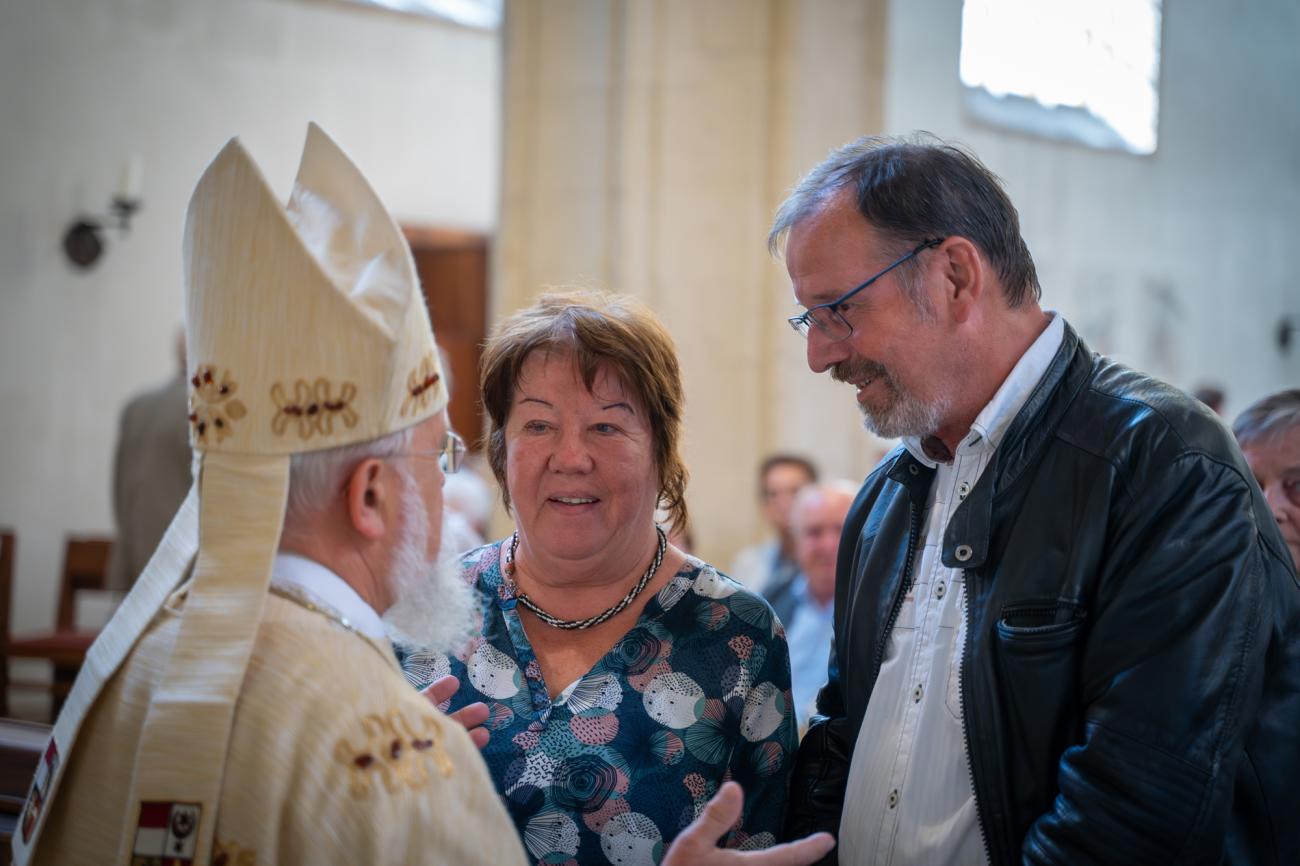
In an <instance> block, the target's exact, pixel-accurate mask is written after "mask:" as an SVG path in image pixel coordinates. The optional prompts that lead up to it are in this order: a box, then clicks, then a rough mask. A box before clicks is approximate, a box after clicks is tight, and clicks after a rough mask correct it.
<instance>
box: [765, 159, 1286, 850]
mask: <svg viewBox="0 0 1300 866" xmlns="http://www.w3.org/2000/svg"><path fill="white" fill-rule="evenodd" d="M769 244H770V246H771V248H772V250H773V251H774V252H776V251H779V250H780V249H781V248H782V245H784V253H785V262H786V268H787V271H788V272H789V275H790V279H791V282H792V284H793V289H794V295H795V299H796V301H797V302H798V303H799V304H800V305H801V306H803V307H804V308H805V312H804V313H803V314H801V315H798V316H794V317H792V318H791V319H790V324H791V325H792V326H793V327H794V329H795V330H796V331H797V332H798V333H799V334H801V335H802V336H803V337H804V338H805V339H806V340H807V343H806V351H807V362H808V366H809V368H810V369H811V370H812V371H813V372H816V373H821V372H827V373H829V374H830V375H831V377H832V378H833V379H835V380H836V381H840V382H844V383H846V384H849V385H851V386H852V388H853V389H854V391H855V396H856V400H857V403H858V406H859V408H860V409H861V411H862V414H863V418H864V423H865V426H866V427H867V429H868V430H870V431H871V432H873V433H875V434H876V435H878V436H881V437H887V438H888V437H897V438H899V439H900V440H901V443H900V445H899V446H898V447H897V448H895V449H894V451H893V452H892V453H891V454H890V455H889V456H888V457H887V458H886V459H885V461H884V462H883V463H882V464H881V465H880V466H879V467H878V468H877V469H876V470H875V471H874V472H872V473H871V475H870V476H868V478H867V480H866V481H865V483H864V484H863V487H862V490H861V492H860V493H859V494H858V497H857V499H856V500H855V502H854V505H853V508H852V509H851V510H850V513H849V517H848V520H847V522H846V523H845V525H844V534H845V538H844V541H843V543H842V544H841V547H840V556H839V561H838V565H837V574H836V590H835V617H834V622H835V627H834V646H833V650H832V653H833V654H832V661H831V664H830V679H829V682H828V683H827V685H826V687H825V688H823V689H822V690H821V692H820V693H819V694H818V706H817V714H816V715H815V716H814V718H813V721H812V724H811V725H810V727H809V730H808V732H807V734H806V735H805V736H804V738H803V741H802V742H801V744H800V748H799V756H798V759H797V761H796V767H795V772H794V776H793V778H792V781H791V804H790V809H789V816H790V817H789V821H788V823H787V831H788V832H792V833H802V832H806V831H807V830H808V829H810V828H818V829H826V830H836V829H838V830H839V834H840V835H839V841H840V846H839V848H838V849H837V856H838V858H839V859H840V861H841V862H844V863H853V864H868V863H871V864H882V866H883V864H931V863H962V864H978V863H991V864H995V866H1003V864H1008V866H1009V864H1019V863H1070V864H1085V863H1116V862H1124V863H1168V862H1178V863H1193V862H1195V863H1207V864H1210V863H1213V864H1217V863H1221V862H1230V863H1270V864H1273V863H1297V862H1300V824H1297V823H1296V822H1295V821H1294V820H1293V819H1292V818H1291V816H1294V815H1296V814H1297V813H1300V787H1297V786H1296V777H1297V775H1300V737H1297V736H1296V719H1297V718H1300V634H1298V632H1300V587H1297V582H1296V576H1295V572H1294V569H1293V567H1292V564H1291V561H1290V559H1291V557H1290V554H1289V552H1288V550H1287V548H1286V545H1285V544H1284V543H1283V541H1282V538H1281V536H1280V535H1279V533H1278V528H1277V524H1276V523H1275V522H1274V520H1273V519H1272V517H1271V515H1270V514H1269V512H1268V506H1267V503H1266V502H1265V501H1264V498H1263V497H1262V496H1261V495H1260V492H1259V489H1258V487H1257V485H1256V484H1254V483H1253V481H1252V480H1251V477H1250V475H1251V472H1250V467H1249V466H1248V465H1247V463H1246V460H1245V458H1243V457H1242V454H1241V451H1240V450H1239V449H1238V447H1237V444H1236V443H1235V442H1234V441H1233V439H1232V435H1231V434H1230V433H1229V432H1228V430H1227V429H1226V428H1225V427H1224V425H1223V424H1222V423H1220V422H1219V420H1218V419H1217V418H1215V417H1214V416H1213V415H1212V413H1211V412H1210V411H1209V410H1208V409H1206V407H1205V406H1203V405H1201V404H1200V403H1198V402H1196V401H1195V400H1193V399H1192V398H1191V397H1189V396H1188V395H1187V394H1185V393H1183V392H1182V391H1180V390H1178V389H1176V388H1173V387H1171V386H1169V385H1167V384H1165V383H1162V382H1158V381H1156V380H1154V379H1152V378H1150V377H1148V376H1145V375H1142V374H1141V373H1137V372H1135V371H1132V370H1129V369H1126V368H1124V367H1122V366H1121V365H1119V364H1116V363H1115V362H1113V361H1111V360H1109V359H1107V358H1104V357H1101V356H1099V355H1096V354H1095V353H1093V352H1092V351H1091V350H1090V349H1089V348H1088V346H1087V345H1086V344H1085V343H1084V342H1083V340H1082V338H1081V337H1080V336H1079V335H1078V334H1077V333H1076V332H1075V331H1074V330H1073V329H1072V328H1071V327H1070V326H1069V325H1068V324H1067V323H1066V322H1065V320H1064V319H1063V317H1062V316H1060V315H1059V314H1056V313H1053V312H1050V311H1045V310H1044V309H1043V308H1042V307H1041V306H1040V305H1039V299H1040V296H1041V287H1040V285H1039V281H1038V276H1037V273H1036V269H1035V267H1034V262H1033V258H1032V257H1031V255H1030V253H1029V250H1028V247H1027V246H1026V244H1025V242H1024V239H1023V237H1022V236H1021V232H1020V222H1019V215H1018V214H1017V213H1016V209H1015V207H1014V205H1013V204H1012V203H1011V200H1010V199H1009V197H1008V196H1007V194H1006V192H1005V191H1004V190H1003V188H1002V186H1001V183H1000V181H999V180H998V179H997V177H996V176H994V175H993V174H992V172H990V171H989V170H988V169H987V168H986V167H985V166H984V165H983V164H981V163H980V162H979V160H978V159H976V158H975V157H974V156H973V155H971V154H970V153H969V152H967V151H965V150H963V149H962V148H960V147H956V146H953V145H949V144H946V143H944V142H942V141H939V140H937V139H934V138H933V137H930V136H917V137H916V138H908V139H900V138H887V137H868V138H863V139H860V140H858V141H856V142H853V143H851V144H849V145H846V146H845V147H843V148H840V149H838V150H836V151H834V152H832V153H831V155H830V156H828V157H827V158H826V159H825V160H824V161H823V162H822V163H821V164H819V165H818V166H816V167H815V168H814V169H813V170H812V171H811V172H810V173H809V174H808V175H807V176H806V177H805V178H803V179H802V180H801V181H800V182H799V184H798V185H797V186H796V188H795V189H794V191H793V192H792V193H791V194H790V195H789V197H787V199H786V200H785V202H783V203H782V205H781V206H780V208H779V210H778V212H777V216H776V219H775V220H774V224H773V227H772V230H771V232H770V234H769Z"/></svg>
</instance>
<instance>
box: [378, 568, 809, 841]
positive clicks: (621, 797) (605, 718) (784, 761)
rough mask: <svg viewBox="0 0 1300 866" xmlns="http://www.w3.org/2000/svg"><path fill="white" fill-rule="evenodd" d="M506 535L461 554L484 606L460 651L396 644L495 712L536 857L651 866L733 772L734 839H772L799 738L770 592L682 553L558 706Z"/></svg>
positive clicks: (504, 778) (412, 675) (512, 800)
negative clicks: (527, 624) (515, 579)
mask: <svg viewBox="0 0 1300 866" xmlns="http://www.w3.org/2000/svg"><path fill="white" fill-rule="evenodd" d="M501 544H502V542H496V543H494V544H489V545H487V546H485V547H481V548H479V549H477V550H474V551H471V552H470V553H468V554H466V555H465V556H464V557H463V558H462V560H461V568H462V573H463V574H464V576H465V578H466V580H468V581H472V582H473V585H474V586H475V588H476V589H477V590H478V592H479V595H480V598H481V600H482V602H483V609H484V616H483V622H482V628H481V629H480V630H479V637H476V638H474V639H473V640H471V641H470V643H469V644H468V645H467V646H466V647H465V649H464V650H462V651H461V652H460V653H459V654H457V655H456V656H454V657H452V656H447V655H442V654H431V653H410V654H403V653H401V652H400V651H399V657H401V661H402V668H403V670H404V671H405V672H406V678H407V679H408V680H410V682H411V683H412V684H413V685H414V686H416V687H417V688H424V687H425V686H427V685H428V684H429V683H431V682H432V681H433V680H435V679H437V678H438V677H441V676H443V675H445V674H449V673H450V674H455V675H456V676H457V677H458V678H459V679H460V682H461V686H460V690H459V691H458V692H457V693H456V694H455V695H454V696H453V697H452V698H451V700H450V701H449V702H448V703H447V704H444V705H443V706H442V707H441V709H443V710H444V711H455V710H457V709H460V708H461V707H463V706H466V705H467V704H471V703H473V702H475V701H483V702H485V703H486V704H487V706H488V708H489V710H490V713H491V715H490V717H489V719H488V722H487V727H488V728H489V729H490V730H491V732H492V738H491V740H490V741H489V743H488V745H487V747H486V748H485V749H484V750H483V758H484V760H486V761H487V766H488V770H489V772H490V773H491V776H492V781H493V782H494V783H495V784H496V787H497V790H498V791H500V793H501V796H502V798H503V799H504V801H505V805H506V808H507V809H508V810H509V812H510V816H511V817H512V818H513V819H514V821H515V825H516V826H517V827H518V829H519V834H520V836H521V837H522V839H523V842H524V847H525V848H526V849H527V851H528V854H529V856H530V857H531V858H532V860H533V861H534V862H538V863H548V864H603V863H607V862H608V863H615V864H619V866H640V864H657V863H658V862H659V860H660V858H661V857H662V856H663V853H664V850H665V849H666V848H667V846H668V843H669V842H670V841H671V840H672V839H673V837H674V836H676V835H677V833H678V832H680V831H681V830H682V829H684V828H685V827H686V825H687V824H689V823H690V822H691V821H693V820H694V819H695V817H696V816H697V815H698V814H699V812H700V811H701V810H702V809H703V807H704V804H705V803H706V802H708V800H709V798H710V797H712V796H713V794H714V793H715V792H716V791H717V789H718V787H719V786H721V784H722V783H723V782H725V781H727V780H728V779H734V780H736V781H737V782H739V783H740V784H741V785H742V786H743V787H744V789H745V811H744V814H743V815H742V817H741V821H740V824H739V826H738V827H737V828H736V829H735V830H733V831H732V832H731V833H729V834H728V836H727V837H726V838H725V839H724V840H723V842H724V844H725V845H727V846H728V847H733V848H745V849H749V848H765V847H768V846H770V845H772V844H773V843H774V842H775V841H776V836H777V834H778V833H779V831H780V827H781V818H782V812H783V810H784V808H785V798H786V784H787V780H788V776H789V771H790V768H791V764H792V761H793V755H794V749H795V746H796V745H797V739H796V738H797V734H796V728H795V719H794V713H793V707H792V703H791V697H790V660H789V653H788V651H787V649H786V643H785V634H784V632H783V630H782V628H781V624H780V621H779V620H777V618H776V617H775V616H773V614H772V609H771V607H769V606H768V604H767V602H766V601H764V600H763V599H761V598H760V597H758V596H757V595H754V594H753V593H751V592H749V591H747V590H745V589H744V588H743V587H742V586H741V585H740V584H738V583H736V582H735V581H733V580H732V579H731V578H729V577H726V576H724V575H722V574H719V573H718V572H717V571H716V570H715V569H714V568H713V567H712V566H709V565H706V564H705V563H703V562H701V561H700V560H698V559H695V558H693V557H690V558H688V559H687V560H686V563H685V564H684V565H683V566H682V568H681V570H680V571H678V572H677V574H676V575H674V577H673V579H672V580H671V581H670V582H669V583H668V584H667V585H665V586H664V588H663V589H662V590H660V592H659V593H658V594H657V595H656V596H655V597H654V598H652V599H651V600H650V601H649V602H648V603H647V604H646V606H645V609H644V610H643V611H642V613H641V616H640V618H639V619H638V620H637V623H636V625H634V626H633V627H632V629H631V630H630V631H628V632H627V633H626V634H625V635H624V636H623V637H622V638H621V639H620V640H619V641H618V643H617V644H615V645H614V647H613V648H612V649H611V650H610V651H609V653H608V654H607V655H606V656H605V657H604V658H602V659H601V660H600V661H598V662H596V664H595V666H594V667H593V668H592V669H591V670H590V671H588V672H587V673H586V674H585V675H583V676H582V677H581V678H579V679H578V680H577V681H575V682H574V683H572V684H571V685H570V686H569V687H568V688H567V689H565V690H564V691H563V692H561V693H560V694H559V695H557V696H556V697H555V700H554V701H552V700H551V698H550V697H549V694H548V692H547V688H546V683H545V682H544V681H543V679H542V672H541V667H540V665H539V664H538V662H537V659H536V656H535V655H534V653H533V649H532V646H531V645H530V644H529V642H528V636H527V635H526V634H525V633H524V628H523V624H522V623H521V622H520V620H519V614H518V612H517V611H516V609H515V604H516V602H515V598H514V595H513V593H512V592H511V590H510V587H509V584H507V583H506V582H505V581H504V580H502V575H501V569H500V554H501Z"/></svg>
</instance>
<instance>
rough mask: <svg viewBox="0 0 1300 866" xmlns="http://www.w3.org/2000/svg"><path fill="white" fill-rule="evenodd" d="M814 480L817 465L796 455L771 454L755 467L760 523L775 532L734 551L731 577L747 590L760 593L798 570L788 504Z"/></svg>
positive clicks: (786, 580)
mask: <svg viewBox="0 0 1300 866" xmlns="http://www.w3.org/2000/svg"><path fill="white" fill-rule="evenodd" d="M816 480H817V467H816V466H814V465H813V464H812V461H810V460H808V459H806V458H804V457H800V456H799V455H797V454H773V455H771V456H769V457H768V458H767V459H765V460H764V461H763V463H762V465H761V466H760V467H759V470H758V498H759V506H760V509H761V511H762V515H763V522H764V523H766V524H767V526H768V528H769V529H770V530H772V531H773V532H775V533H776V534H775V536H774V537H772V538H770V539H768V540H767V541H764V542H761V543H759V544H755V545H753V546H751V547H746V548H744V549H743V550H741V551H740V552H739V553H738V554H736V559H735V562H733V563H732V566H731V577H732V578H733V579H735V580H737V581H739V582H740V583H741V585H742V586H744V587H745V588H747V589H751V590H753V591H754V592H759V593H761V592H764V591H765V590H766V589H767V588H768V587H770V586H779V585H782V584H785V583H787V582H788V581H789V580H790V578H792V577H794V575H795V573H796V572H797V571H798V570H799V566H798V564H796V563H795V561H794V538H793V535H792V534H791V532H790V506H791V505H793V504H794V497H795V494H797V493H798V492H799V491H800V490H801V489H802V488H803V486H804V485H805V484H810V483H812V482H814V481H816Z"/></svg>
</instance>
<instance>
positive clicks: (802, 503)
mask: <svg viewBox="0 0 1300 866" xmlns="http://www.w3.org/2000/svg"><path fill="white" fill-rule="evenodd" d="M857 495H858V485H856V484H854V483H853V482H852V481H849V480H847V479H844V478H831V479H827V480H825V481H814V482H812V483H810V484H805V485H804V486H803V487H801V488H799V493H798V494H797V495H796V496H795V498H794V503H793V504H792V505H791V506H790V522H791V524H792V525H793V526H795V527H798V525H799V522H800V515H801V514H802V512H803V509H804V508H805V507H807V505H808V503H809V502H811V501H813V500H817V499H822V498H827V499H829V498H832V497H837V496H838V497H841V498H845V499H848V500H849V502H852V501H853V500H854V499H855V498H856V497H857Z"/></svg>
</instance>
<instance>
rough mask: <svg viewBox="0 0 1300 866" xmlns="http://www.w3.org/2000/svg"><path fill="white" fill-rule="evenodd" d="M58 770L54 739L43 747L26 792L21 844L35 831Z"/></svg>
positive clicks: (57, 754) (56, 749) (25, 842)
mask: <svg viewBox="0 0 1300 866" xmlns="http://www.w3.org/2000/svg"><path fill="white" fill-rule="evenodd" d="M58 769H59V748H58V746H56V745H54V739H53V738H51V739H50V742H49V744H48V745H47V746H46V747H45V754H44V755H42V756H41V760H40V763H38V764H37V765H36V775H35V776H34V777H33V778H32V788H31V790H30V791H28V792H27V802H26V804H24V806H23V820H22V828H23V844H24V845H26V844H27V843H28V842H30V841H31V839H32V831H33V830H35V829H36V822H37V821H38V820H39V819H40V817H41V811H42V810H43V809H44V808H45V800H46V798H47V797H48V796H49V793H50V782H52V781H53V780H54V774H55V773H56V772H58Z"/></svg>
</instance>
